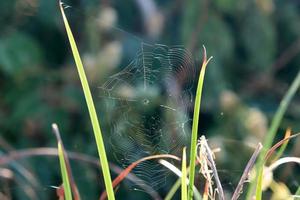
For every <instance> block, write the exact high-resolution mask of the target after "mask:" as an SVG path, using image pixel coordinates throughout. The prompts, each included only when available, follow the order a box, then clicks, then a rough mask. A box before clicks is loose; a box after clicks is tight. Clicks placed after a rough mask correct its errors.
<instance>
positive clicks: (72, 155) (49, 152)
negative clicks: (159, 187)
mask: <svg viewBox="0 0 300 200" xmlns="http://www.w3.org/2000/svg"><path fill="white" fill-rule="evenodd" d="M66 153H67V155H68V158H69V159H72V160H77V161H80V162H81V163H86V164H89V165H93V166H95V167H97V168H99V167H100V165H99V163H100V162H99V160H98V159H97V158H94V157H92V156H89V155H86V154H82V153H78V152H72V151H66ZM36 156H43V157H45V156H55V157H56V156H58V151H57V148H52V147H41V148H29V149H23V150H18V151H16V150H14V151H10V152H9V153H8V154H6V155H5V156H1V157H0V165H7V164H9V163H10V162H12V161H15V160H19V159H24V158H28V157H36ZM109 166H110V169H111V170H112V171H113V172H114V173H116V174H120V173H122V171H123V169H122V168H120V167H118V166H117V165H114V164H113V163H110V164H109ZM126 178H127V179H128V180H130V181H132V182H133V183H142V182H143V180H142V179H140V178H138V177H137V176H135V175H134V174H132V173H129V174H128V175H127V176H126ZM140 187H141V188H142V189H143V190H144V191H145V192H147V193H148V194H149V195H150V196H151V197H152V198H153V199H156V200H160V199H162V198H161V197H160V196H159V194H158V193H157V192H156V191H155V190H153V188H151V187H150V186H148V185H147V184H141V185H140Z"/></svg>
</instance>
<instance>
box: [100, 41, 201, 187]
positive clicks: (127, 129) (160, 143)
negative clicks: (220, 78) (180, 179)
mask: <svg viewBox="0 0 300 200" xmlns="http://www.w3.org/2000/svg"><path fill="white" fill-rule="evenodd" d="M195 74H196V69H195V65H194V61H193V59H192V56H191V54H190V53H189V52H188V51H187V50H186V49H184V48H183V47H182V46H172V47H168V46H165V45H161V44H155V45H150V44H146V43H141V47H140V50H139V52H138V53H137V54H136V56H135V58H134V59H133V61H132V62H130V64H129V65H128V66H127V67H125V68H124V69H123V70H121V71H120V72H118V73H116V74H114V75H112V76H110V77H109V78H108V79H107V80H106V81H105V82H104V83H103V84H102V85H101V86H100V87H99V96H100V98H101V99H102V100H103V101H104V102H105V105H106V106H105V107H106V111H107V113H109V115H110V122H109V123H110V124H111V130H110V144H111V146H112V149H113V153H114V156H115V158H116V160H117V161H118V162H119V163H120V164H121V165H122V166H123V167H124V168H126V167H128V165H130V164H131V163H133V162H135V161H137V160H139V159H141V158H143V157H145V156H150V155H155V154H165V153H169V154H175V155H180V154H181V151H182V147H183V146H187V144H188V142H189V140H190V132H189V130H190V121H191V119H190V117H189V113H188V112H189V107H190V106H191V105H192V104H193V95H192V94H193V86H194V81H195ZM133 173H135V174H136V175H137V176H138V177H139V178H141V179H142V180H143V181H145V183H147V184H149V185H151V186H152V187H154V188H158V187H162V186H163V185H164V182H165V179H166V177H167V175H168V173H169V172H168V170H167V169H165V168H164V167H162V166H161V165H160V164H158V162H157V160H150V161H145V162H142V163H141V164H139V165H138V166H137V167H136V168H135V169H134V171H133Z"/></svg>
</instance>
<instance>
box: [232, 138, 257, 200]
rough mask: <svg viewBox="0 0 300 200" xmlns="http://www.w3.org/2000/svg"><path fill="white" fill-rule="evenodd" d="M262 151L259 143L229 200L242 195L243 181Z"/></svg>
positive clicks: (234, 199)
mask: <svg viewBox="0 0 300 200" xmlns="http://www.w3.org/2000/svg"><path fill="white" fill-rule="evenodd" d="M261 149H262V144H261V143H259V144H258V145H257V147H256V149H255V151H254V153H253V154H252V156H251V158H250V160H249V161H248V163H247V165H246V168H245V170H244V172H243V174H242V176H241V179H240V181H239V183H238V185H237V187H236V189H235V191H234V193H233V196H232V198H231V200H237V199H238V198H239V196H240V194H241V193H242V191H243V185H244V183H245V181H246V180H247V178H248V176H249V173H250V171H251V169H252V168H253V166H254V164H255V161H256V158H257V156H258V154H259V153H260V151H261Z"/></svg>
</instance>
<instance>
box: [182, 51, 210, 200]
mask: <svg viewBox="0 0 300 200" xmlns="http://www.w3.org/2000/svg"><path fill="white" fill-rule="evenodd" d="M211 58H212V57H210V58H209V59H208V60H207V56H206V49H205V47H204V46H203V62H202V67H201V71H200V76H199V80H198V85H197V91H196V99H195V106H194V116H193V125H192V137H191V150H190V173H189V180H190V182H189V187H188V199H189V200H192V199H193V185H194V180H195V165H196V151H197V149H196V146H197V136H198V123H199V114H200V106H201V96H202V88H203V82H204V75H205V69H206V66H207V64H208V62H209V61H210V59H211Z"/></svg>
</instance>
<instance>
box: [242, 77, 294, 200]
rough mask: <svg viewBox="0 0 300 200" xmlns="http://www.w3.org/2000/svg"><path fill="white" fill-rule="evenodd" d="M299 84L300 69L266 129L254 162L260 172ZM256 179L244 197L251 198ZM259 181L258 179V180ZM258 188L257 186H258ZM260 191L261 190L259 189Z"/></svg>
mask: <svg viewBox="0 0 300 200" xmlns="http://www.w3.org/2000/svg"><path fill="white" fill-rule="evenodd" d="M299 86H300V71H299V72H298V74H297V76H296V78H295V79H294V81H293V83H292V85H291V86H290V88H289V89H288V91H287V93H286V94H285V96H284V97H283V99H282V101H281V102H280V105H279V107H278V109H277V111H276V113H275V116H274V118H273V120H272V122H271V126H270V128H269V129H268V132H267V135H266V138H265V140H264V142H263V147H264V148H263V150H262V153H261V154H260V155H259V158H258V162H257V164H256V168H257V171H258V172H260V171H261V169H262V168H263V165H264V158H265V156H266V153H267V150H268V149H270V147H271V145H272V143H273V140H274V137H275V135H276V133H277V131H278V128H279V125H280V123H281V121H282V118H283V115H284V113H285V112H286V110H287V107H288V105H289V104H290V102H291V100H292V98H293V97H294V96H295V94H296V91H297V90H298V88H299ZM256 180H257V181H258V176H257V177H256ZM257 181H252V182H251V183H250V186H249V188H248V193H247V196H246V199H248V200H250V199H252V192H253V191H254V188H255V185H256V182H257ZM258 182H259V181H258ZM258 189H259V188H258ZM257 192H259V191H257ZM260 192H261V191H260Z"/></svg>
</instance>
